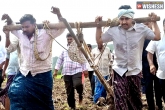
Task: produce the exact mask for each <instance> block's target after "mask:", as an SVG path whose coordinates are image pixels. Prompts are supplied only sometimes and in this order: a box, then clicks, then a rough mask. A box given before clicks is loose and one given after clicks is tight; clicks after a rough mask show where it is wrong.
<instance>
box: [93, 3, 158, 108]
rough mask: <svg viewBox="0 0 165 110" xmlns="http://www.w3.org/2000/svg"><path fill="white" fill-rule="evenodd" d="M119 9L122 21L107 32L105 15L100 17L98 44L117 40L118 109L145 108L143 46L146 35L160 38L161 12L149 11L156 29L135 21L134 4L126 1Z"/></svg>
mask: <svg viewBox="0 0 165 110" xmlns="http://www.w3.org/2000/svg"><path fill="white" fill-rule="evenodd" d="M119 9H120V12H119V14H118V19H119V22H120V25H119V26H115V27H111V28H109V29H108V30H107V31H106V32H105V33H103V34H102V28H101V26H99V22H100V21H102V17H101V16H98V17H96V19H95V22H96V23H97V24H98V26H97V28H96V41H97V43H98V44H102V43H105V42H108V41H113V44H114V50H115V54H114V64H113V72H114V73H113V77H114V81H113V87H114V95H115V97H114V99H115V100H114V101H115V108H116V110H141V109H142V102H141V92H140V89H141V88H140V85H141V84H140V81H141V78H140V76H141V75H140V72H141V70H142V62H141V60H142V51H143V50H142V49H143V45H144V40H145V39H150V40H160V30H159V27H158V25H157V23H156V20H155V19H156V17H157V16H156V14H154V13H151V14H149V17H151V22H153V27H154V32H153V31H152V30H151V29H149V28H148V27H147V26H145V25H144V24H137V23H135V24H133V18H134V11H133V10H132V9H131V7H130V6H128V5H124V6H121V7H120V8H119Z"/></svg>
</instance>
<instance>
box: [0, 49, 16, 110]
mask: <svg viewBox="0 0 165 110" xmlns="http://www.w3.org/2000/svg"><path fill="white" fill-rule="evenodd" d="M6 69H7V70H6ZM5 71H6V73H7V84H6V87H5V88H4V89H3V90H2V91H1V92H0V97H2V104H3V106H5V109H6V110H10V109H9V108H10V106H9V104H6V102H7V103H8V102H9V100H8V96H7V94H8V89H9V87H10V85H11V83H12V81H13V78H14V77H15V75H16V74H17V73H18V71H19V65H18V54H17V51H14V52H12V53H10V54H7V57H6V61H5V66H4V70H3V73H2V77H3V78H5V77H6V74H5Z"/></svg>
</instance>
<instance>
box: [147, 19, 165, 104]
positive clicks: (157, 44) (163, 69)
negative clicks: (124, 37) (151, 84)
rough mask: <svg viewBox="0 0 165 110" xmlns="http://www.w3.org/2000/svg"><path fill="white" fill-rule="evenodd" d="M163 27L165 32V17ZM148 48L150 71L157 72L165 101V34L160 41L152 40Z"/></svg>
mask: <svg viewBox="0 0 165 110" xmlns="http://www.w3.org/2000/svg"><path fill="white" fill-rule="evenodd" d="M163 28H164V32H165V19H164V20H163ZM146 50H147V51H148V55H147V58H148V62H149V65H150V72H151V73H152V74H156V76H157V77H158V78H159V82H160V85H161V88H162V95H163V100H164V101H165V34H164V35H163V37H162V38H161V40H160V41H151V42H150V43H149V44H148V46H147V48H146ZM154 52H155V53H156V57H157V62H158V70H157V71H156V68H155V65H154V63H153V54H154Z"/></svg>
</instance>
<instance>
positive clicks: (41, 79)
mask: <svg viewBox="0 0 165 110" xmlns="http://www.w3.org/2000/svg"><path fill="white" fill-rule="evenodd" d="M52 13H54V14H57V16H58V18H60V17H61V13H60V10H59V9H58V8H56V7H53V11H52ZM2 19H7V24H8V25H10V24H12V20H11V18H10V17H9V16H8V15H6V14H5V15H3V16H2ZM20 23H21V25H22V31H21V30H14V31H11V32H12V33H13V34H14V35H15V36H16V37H17V38H18V39H19V47H20V51H21V53H20V72H19V73H18V74H17V75H16V77H15V78H14V80H13V82H12V84H11V86H10V88H9V91H8V96H9V99H10V109H11V110H20V109H27V110H54V106H53V100H52V87H53V78H52V74H51V58H52V55H51V49H52V47H51V46H52V41H53V38H55V37H57V36H59V35H60V34H61V33H62V32H63V31H64V29H54V30H49V32H50V33H51V34H52V36H49V33H47V31H46V30H44V29H37V27H36V19H35V18H34V17H33V16H32V15H30V14H25V15H24V16H23V17H22V18H21V19H20ZM4 30H7V28H6V27H4ZM52 37H53V38H52ZM9 50H16V48H15V46H12V45H11V46H10V48H8V51H9Z"/></svg>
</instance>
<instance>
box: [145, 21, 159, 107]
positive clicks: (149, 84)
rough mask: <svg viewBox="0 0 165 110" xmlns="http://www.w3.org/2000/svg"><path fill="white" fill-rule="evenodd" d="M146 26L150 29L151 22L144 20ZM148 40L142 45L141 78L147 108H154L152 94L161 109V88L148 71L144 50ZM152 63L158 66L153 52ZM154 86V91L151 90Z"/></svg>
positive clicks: (155, 78)
mask: <svg viewBox="0 0 165 110" xmlns="http://www.w3.org/2000/svg"><path fill="white" fill-rule="evenodd" d="M144 24H145V25H146V26H148V27H149V28H150V29H152V23H151V22H145V23H144ZM149 42H150V40H147V39H146V40H145V42H144V47H143V53H142V73H143V79H144V88H145V89H144V90H145V91H144V92H145V95H146V99H147V104H148V110H155V100H154V94H155V99H156V105H157V106H158V108H159V110H161V109H162V100H161V89H160V84H159V79H158V78H157V77H156V76H155V75H153V74H151V73H150V67H149V64H148V60H147V51H146V50H145V49H146V47H147V46H148V44H149ZM153 62H154V65H155V66H156V69H157V68H158V65H157V61H156V55H155V54H154V57H153ZM153 88H154V91H153Z"/></svg>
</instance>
